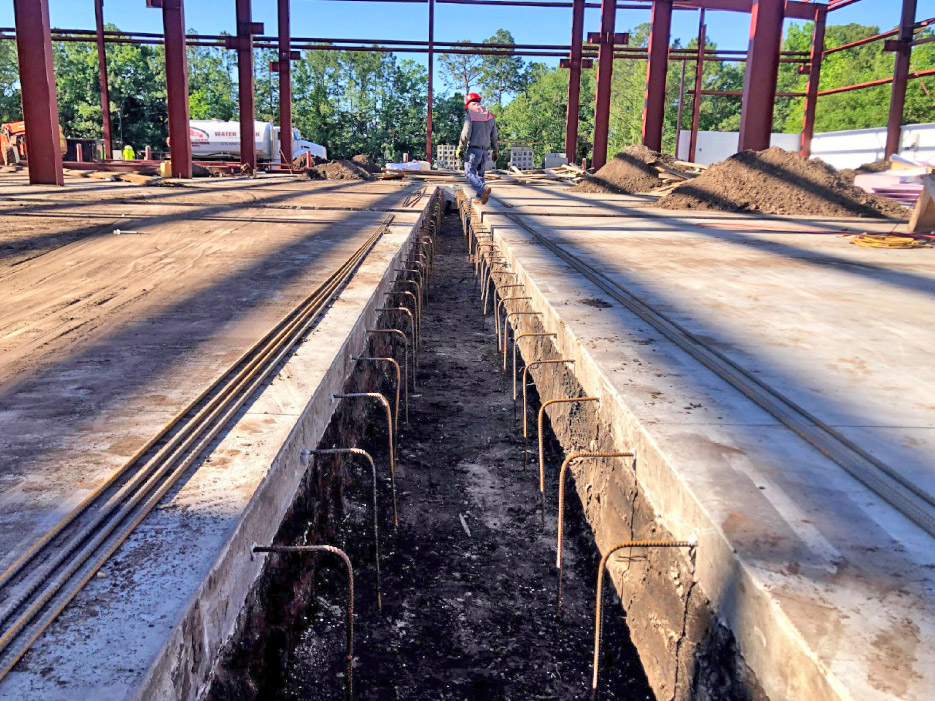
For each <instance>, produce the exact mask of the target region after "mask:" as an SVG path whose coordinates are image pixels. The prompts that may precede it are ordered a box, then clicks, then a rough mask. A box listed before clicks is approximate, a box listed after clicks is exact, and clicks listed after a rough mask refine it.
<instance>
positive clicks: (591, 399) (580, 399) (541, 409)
mask: <svg viewBox="0 0 935 701" xmlns="http://www.w3.org/2000/svg"><path fill="white" fill-rule="evenodd" d="M600 401H601V400H600V398H599V397H559V398H558V399H547V400H546V401H544V402H543V403H542V406H540V407H539V419H538V430H539V435H538V442H539V499H540V503H541V504H540V505H541V514H542V532H543V533H544V532H545V439H544V438H543V435H542V434H543V433H544V431H543V430H542V428H543V419H544V417H545V410H546V409H547V408H548V407H549V405H550V404H572V403H575V402H597V403H598V404H600Z"/></svg>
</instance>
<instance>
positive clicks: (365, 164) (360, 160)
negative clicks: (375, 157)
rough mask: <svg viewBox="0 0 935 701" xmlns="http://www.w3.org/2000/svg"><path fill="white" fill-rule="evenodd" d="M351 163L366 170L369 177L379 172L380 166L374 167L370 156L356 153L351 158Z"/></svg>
mask: <svg viewBox="0 0 935 701" xmlns="http://www.w3.org/2000/svg"><path fill="white" fill-rule="evenodd" d="M351 163H354V164H355V165H358V166H360V167H361V168H363V169H364V170H366V171H367V172H368V173H370V174H371V175H372V174H374V173H379V172H380V171H381V168H380V166H378V165H376V164H375V163H374V162H373V161H371V160H370V156H368V155H366V154H364V153H358V154H357V155H356V156H354V157H352V158H351Z"/></svg>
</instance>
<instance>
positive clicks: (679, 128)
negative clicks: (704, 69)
mask: <svg viewBox="0 0 935 701" xmlns="http://www.w3.org/2000/svg"><path fill="white" fill-rule="evenodd" d="M684 106H685V59H684V58H683V59H682V79H681V80H680V81H679V113H678V116H676V118H675V157H676V158H678V157H679V139H681V138H682V108H683V107H684Z"/></svg>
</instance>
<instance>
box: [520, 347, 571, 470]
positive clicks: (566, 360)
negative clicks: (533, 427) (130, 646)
mask: <svg viewBox="0 0 935 701" xmlns="http://www.w3.org/2000/svg"><path fill="white" fill-rule="evenodd" d="M573 362H575V360H574V358H558V359H556V360H533V361H532V362H531V363H527V364H526V367H524V368H523V472H525V471H526V456H527V454H528V452H529V451H528V450H527V441H526V439H527V437H528V436H529V434H528V433H527V431H526V396H527V394H528V393H527V392H526V378H527V374H528V373H529V371H530V370H531V369H532V368H534V367H536V366H537V365H550V364H552V363H573Z"/></svg>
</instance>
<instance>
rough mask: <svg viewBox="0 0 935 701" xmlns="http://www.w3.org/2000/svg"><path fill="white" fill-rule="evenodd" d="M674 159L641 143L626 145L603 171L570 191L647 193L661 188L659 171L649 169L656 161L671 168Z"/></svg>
mask: <svg viewBox="0 0 935 701" xmlns="http://www.w3.org/2000/svg"><path fill="white" fill-rule="evenodd" d="M673 161H674V159H673V158H672V157H671V156H666V155H663V154H661V153H656V152H655V151H653V150H652V149H649V148H646V147H645V146H643V145H642V144H633V145H632V146H627V147H626V148H625V149H624V150H623V151H621V152H620V153H618V154H617V155H616V156H614V157H613V158H612V159H611V160H610V161H609V162H608V163H607V164H606V165H605V166H604V167H603V168H601V169H600V170H598V171H597V172H596V173H594V174H593V175H587V176H585V178H584V180H582V181H581V182H580V183H578V184H577V185H575V186H574V187H573V188H572V190H575V191H577V192H609V193H614V194H623V195H630V194H637V193H640V192H649V191H650V190H652V189H654V188H657V187H659V186H660V185H662V180H660V179H659V172H658V171H657V170H656V169H655V168H653V167H652V164H653V163H656V162H660V163H663V164H666V165H669V166H670V167H674V166H672V165H671V164H672V162H673Z"/></svg>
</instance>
